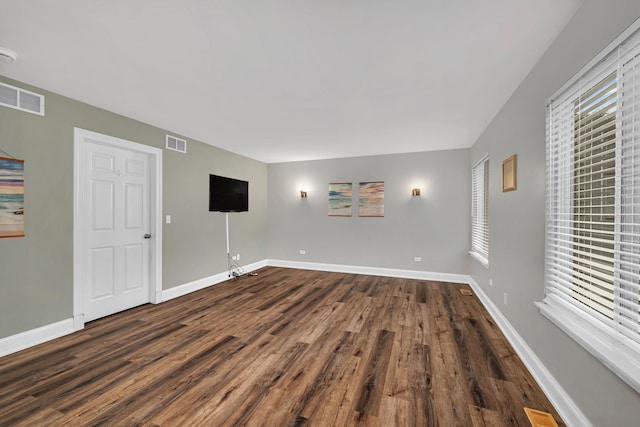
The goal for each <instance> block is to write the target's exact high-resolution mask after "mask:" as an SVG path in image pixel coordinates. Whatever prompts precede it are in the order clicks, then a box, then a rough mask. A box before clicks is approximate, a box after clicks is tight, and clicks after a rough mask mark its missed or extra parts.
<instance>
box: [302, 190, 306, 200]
mask: <svg viewBox="0 0 640 427" xmlns="http://www.w3.org/2000/svg"><path fill="white" fill-rule="evenodd" d="M300 198H302V199H306V198H307V192H306V191H304V190H300Z"/></svg>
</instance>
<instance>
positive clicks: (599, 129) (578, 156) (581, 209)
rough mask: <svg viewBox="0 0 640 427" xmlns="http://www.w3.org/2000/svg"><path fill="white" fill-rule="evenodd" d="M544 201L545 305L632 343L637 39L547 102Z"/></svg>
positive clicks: (636, 305)
mask: <svg viewBox="0 0 640 427" xmlns="http://www.w3.org/2000/svg"><path fill="white" fill-rule="evenodd" d="M546 194H547V212H546V254H545V288H546V295H547V296H548V297H549V296H550V297H552V298H557V299H559V300H561V301H562V302H564V303H566V304H569V305H570V306H573V307H575V308H576V309H577V310H578V313H582V315H583V316H587V317H589V318H590V319H595V320H596V321H598V322H601V323H602V324H603V325H604V326H605V327H606V328H608V330H609V331H610V335H612V336H616V337H618V336H623V337H626V338H625V339H628V340H629V344H630V345H635V344H638V343H640V33H638V32H636V33H635V34H633V35H632V36H630V37H629V38H628V39H627V40H626V41H625V42H623V43H622V44H620V45H619V46H618V47H617V48H616V49H615V50H614V51H613V52H611V53H610V54H609V55H608V56H606V57H605V58H604V60H603V61H600V62H599V63H598V64H597V65H596V66H595V67H593V68H592V69H590V70H589V71H587V72H586V73H585V74H584V75H583V76H581V77H580V78H579V79H578V80H576V82H575V83H574V84H573V85H571V86H569V87H568V88H567V89H566V90H565V91H564V92H563V93H562V94H561V95H560V96H559V97H558V98H557V99H555V100H551V101H550V103H549V107H548V115H547V180H546ZM632 343H635V344H632Z"/></svg>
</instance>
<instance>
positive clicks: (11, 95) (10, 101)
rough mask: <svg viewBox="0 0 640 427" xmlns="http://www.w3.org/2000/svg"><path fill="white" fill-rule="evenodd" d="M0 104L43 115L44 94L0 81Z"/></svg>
mask: <svg viewBox="0 0 640 427" xmlns="http://www.w3.org/2000/svg"><path fill="white" fill-rule="evenodd" d="M0 105H4V106H5V107H9V108H15V109H16V110H20V111H26V112H27V113H33V114H38V115H40V116H44V96H43V95H39V94H37V93H33V92H29V91H28V90H24V89H20V88H19V87H15V86H11V85H8V84H6V83H0Z"/></svg>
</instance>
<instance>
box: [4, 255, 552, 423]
mask: <svg viewBox="0 0 640 427" xmlns="http://www.w3.org/2000/svg"><path fill="white" fill-rule="evenodd" d="M258 273H259V275H258V276H243V277H240V278H238V279H234V280H230V281H227V282H224V283H221V284H218V285H216V286H211V287H209V288H206V289H203V290H201V291H198V292H194V293H191V294H188V295H185V296H183V297H180V298H176V299H173V300H171V301H168V302H165V303H163V304H159V305H144V306H141V307H138V308H135V309H132V310H128V311H126V312H123V313H118V314H115V315H113V316H110V317H107V318H103V319H99V320H96V321H94V322H90V323H88V324H87V325H86V328H85V329H84V330H82V331H79V332H77V333H74V334H72V335H69V336H66V337H62V338H59V339H56V340H53V341H50V342H48V343H45V344H42V345H39V346H36V347H33V348H30V349H27V350H24V351H21V352H18V353H15V354H12V355H9V356H5V357H3V358H0V425H2V426H19V425H24V426H26V425H28V426H58V425H60V426H62V425H141V426H142V425H144V426H175V425H216V426H244V425H246V426H322V427H325V426H385V427H386V426H465V427H466V426H478V427H479V426H496V427H500V426H525V427H526V426H528V421H527V419H526V415H525V414H524V411H523V406H527V407H531V408H536V409H539V410H543V411H545V412H550V413H551V414H552V415H553V416H554V417H555V419H556V420H557V421H558V423H559V425H560V426H564V424H562V421H561V420H560V418H559V416H558V414H557V412H556V411H555V410H554V408H553V406H552V405H551V403H550V402H549V401H548V399H547V398H546V397H545V396H544V394H543V393H542V391H541V390H540V388H539V386H538V385H537V384H536V383H535V381H534V380H533V378H532V377H531V375H530V374H529V373H528V372H527V370H526V368H525V366H524V364H523V363H522V361H521V360H520V359H519V358H518V357H517V355H516V354H515V352H514V350H513V348H512V347H511V346H510V345H509V344H508V342H507V341H506V339H505V338H504V336H503V335H502V334H501V333H500V331H499V329H498V328H497V326H496V325H495V323H494V322H493V320H492V319H491V317H490V316H489V315H488V313H487V312H486V310H484V308H483V307H482V305H481V304H480V302H479V300H478V299H477V298H476V297H475V296H465V295H462V294H461V293H460V289H464V288H468V286H467V285H460V284H452V283H442V282H432V281H424V280H413V279H399V278H390V277H378V276H366V275H356V274H343V273H328V272H319V271H309V270H293V269H286V268H276V267H267V268H264V269H261V270H260V271H259V272H258Z"/></svg>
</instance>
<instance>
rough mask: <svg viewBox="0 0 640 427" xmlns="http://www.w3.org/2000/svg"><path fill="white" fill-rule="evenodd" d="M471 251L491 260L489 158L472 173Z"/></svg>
mask: <svg viewBox="0 0 640 427" xmlns="http://www.w3.org/2000/svg"><path fill="white" fill-rule="evenodd" d="M471 175H472V178H471V181H472V182H471V251H472V252H475V253H477V254H479V255H481V256H482V257H483V258H484V259H487V260H488V258H489V158H488V157H486V156H485V157H484V158H483V159H481V160H480V161H479V162H478V163H476V165H475V166H474V167H473V169H472V171H471Z"/></svg>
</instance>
